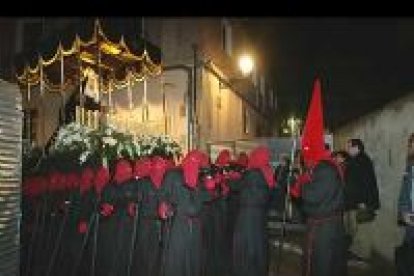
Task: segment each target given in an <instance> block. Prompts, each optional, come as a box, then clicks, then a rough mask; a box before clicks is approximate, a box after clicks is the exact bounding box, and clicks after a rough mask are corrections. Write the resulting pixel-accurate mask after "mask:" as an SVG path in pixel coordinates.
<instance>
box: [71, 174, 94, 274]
mask: <svg viewBox="0 0 414 276" xmlns="http://www.w3.org/2000/svg"><path fill="white" fill-rule="evenodd" d="M94 175H95V172H94V171H93V169H91V168H90V167H86V168H85V169H83V171H82V173H81V176H80V185H79V190H80V191H79V194H78V195H75V197H74V199H73V202H72V203H71V207H70V210H69V216H70V221H71V223H69V225H68V226H69V233H68V236H67V237H68V240H69V242H68V244H67V250H68V254H67V259H65V260H66V261H67V262H66V264H65V267H67V270H66V271H63V273H64V274H63V275H88V274H89V269H90V266H91V235H92V233H93V227H94V217H93V216H94V215H95V212H96V207H97V206H96V195H95V191H94V189H93V178H94ZM72 220H75V221H72ZM72 222H75V223H76V224H75V225H72ZM65 237H66V235H65Z"/></svg>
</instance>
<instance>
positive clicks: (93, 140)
mask: <svg viewBox="0 0 414 276" xmlns="http://www.w3.org/2000/svg"><path fill="white" fill-rule="evenodd" d="M52 149H53V150H55V151H59V152H63V153H65V152H76V156H78V157H77V158H78V161H79V163H80V164H81V165H82V164H84V163H85V162H87V161H88V160H89V159H90V158H92V157H94V158H95V157H96V158H98V160H101V162H102V164H104V165H108V163H110V162H112V161H114V160H116V159H118V158H121V157H124V158H131V159H135V158H138V157H142V156H154V155H161V156H168V157H179V156H180V155H181V152H182V151H181V147H180V146H179V144H178V143H177V142H175V141H174V140H173V139H172V138H171V137H170V136H168V135H160V136H154V135H140V136H136V137H132V136H131V135H128V134H124V133H122V132H120V131H117V130H116V129H115V128H113V127H110V126H106V127H104V128H101V129H98V130H92V129H89V128H87V127H86V126H83V125H80V124H78V123H71V124H68V125H66V126H65V127H63V128H61V129H60V130H59V132H58V134H57V137H56V140H55V143H54V145H53V147H52Z"/></svg>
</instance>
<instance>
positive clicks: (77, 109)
mask: <svg viewBox="0 0 414 276" xmlns="http://www.w3.org/2000/svg"><path fill="white" fill-rule="evenodd" d="M80 120H81V116H80V106H76V110H75V121H76V123H78V124H80V123H81V121H80Z"/></svg>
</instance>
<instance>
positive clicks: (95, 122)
mask: <svg viewBox="0 0 414 276" xmlns="http://www.w3.org/2000/svg"><path fill="white" fill-rule="evenodd" d="M98 126H99V111H98V110H94V111H93V128H94V129H98Z"/></svg>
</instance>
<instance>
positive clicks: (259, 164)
mask: <svg viewBox="0 0 414 276" xmlns="http://www.w3.org/2000/svg"><path fill="white" fill-rule="evenodd" d="M269 162H270V152H269V149H268V148H266V147H263V146H261V147H258V148H256V149H254V150H253V151H252V152H251V153H250V156H249V163H248V166H247V168H248V169H260V170H261V171H262V173H263V175H264V177H265V179H266V182H267V185H268V186H269V188H273V187H274V186H275V185H276V180H275V175H274V173H273V169H272V167H271V166H270V163H269Z"/></svg>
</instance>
